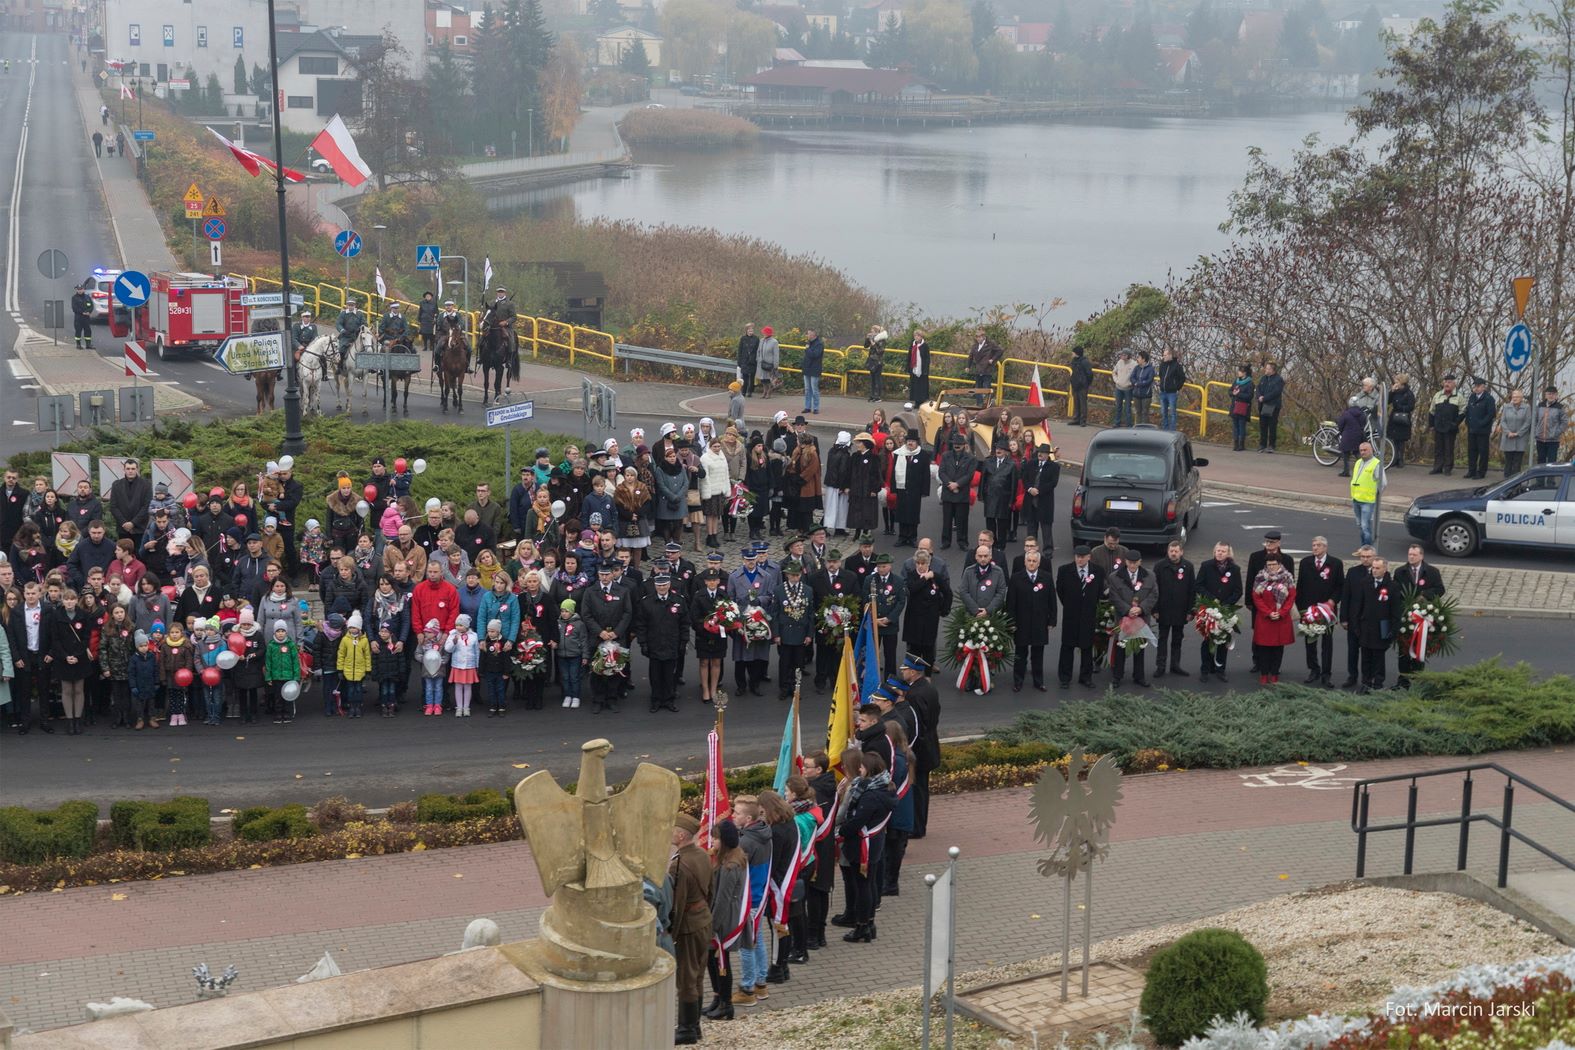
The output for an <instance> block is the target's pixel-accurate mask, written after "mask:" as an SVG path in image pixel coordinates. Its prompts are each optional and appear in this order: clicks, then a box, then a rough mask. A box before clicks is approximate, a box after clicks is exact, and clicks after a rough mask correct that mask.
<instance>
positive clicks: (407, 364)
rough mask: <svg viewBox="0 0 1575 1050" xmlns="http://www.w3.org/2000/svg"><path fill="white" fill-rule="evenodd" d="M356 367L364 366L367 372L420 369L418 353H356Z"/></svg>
mask: <svg viewBox="0 0 1575 1050" xmlns="http://www.w3.org/2000/svg"><path fill="white" fill-rule="evenodd" d="M355 366H356V367H357V368H364V369H366V370H367V371H368V372H382V371H385V370H386V371H389V372H419V371H421V355H420V354H384V353H371V354H357V355H356V359H355Z"/></svg>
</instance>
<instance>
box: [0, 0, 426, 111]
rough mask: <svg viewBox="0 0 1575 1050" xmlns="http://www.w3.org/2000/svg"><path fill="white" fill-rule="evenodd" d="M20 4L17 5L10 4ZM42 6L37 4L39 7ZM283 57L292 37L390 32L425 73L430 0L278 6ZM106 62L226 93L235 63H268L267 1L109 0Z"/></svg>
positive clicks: (307, 1) (313, 0) (307, 0)
mask: <svg viewBox="0 0 1575 1050" xmlns="http://www.w3.org/2000/svg"><path fill="white" fill-rule="evenodd" d="M11 2H13V3H15V2H17V0H11ZM36 2H39V0H35V3H36ZM277 3H278V11H277V24H278V29H279V42H280V45H281V51H282V48H283V45H284V43H285V40H286V38H287V37H289V36H291V35H293V34H295V33H302V32H310V31H313V30H324V31H328V30H337V31H339V32H340V34H341V36H340V39H341V40H343V39H344V37H345V35H347V34H349V35H355V36H378V35H381V34H382V32H383V31H384V30H385V29H386V30H388V31H389V32H391V33H393V34H394V35H395V36H396V37H398V38H399V40H400V41H401V42H402V43H403V44H404V46H405V48H406V49H407V50H408V51H409V52H410V58H409V63H410V70H411V72H412V73H415V74H417V75H419V74H420V72H421V71H422V70H423V69H425V68H426V51H427V48H426V39H427V34H426V0H277ZM103 11H104V49H105V54H104V57H105V58H106V59H118V60H121V61H125V62H129V63H131V64H132V65H131V66H130V67H129V68H128V71H127V75H130V76H141V77H151V78H152V79H153V80H154V81H155V82H157V83H159V84H165V83H167V82H168V81H169V80H170V77H171V74H172V72H174V71H177V70H179V71H183V75H184V76H185V77H187V78H189V79H190V80H191V81H192V82H193V83H195V84H202V83H206V82H207V79H208V75H209V74H210V73H211V74H214V75H215V76H217V77H218V78H219V82H220V83H221V84H223V85H224V87H225V89H226V90H228V89H229V88H230V87H232V86H233V83H234V70H235V60H236V59H237V58H240V59H241V61H242V63H243V64H244V65H245V66H246V68H247V70H248V71H250V70H251V69H252V68H253V67H255V66H260V67H263V68H267V65H268V4H267V2H266V0H224V2H223V3H218V2H213V0H209V2H205V3H204V2H194V0H104V2H103Z"/></svg>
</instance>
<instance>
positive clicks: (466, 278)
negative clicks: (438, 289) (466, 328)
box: [443, 255, 470, 314]
mask: <svg viewBox="0 0 1575 1050" xmlns="http://www.w3.org/2000/svg"><path fill="white" fill-rule="evenodd" d="M449 259H458V260H459V262H460V272H459V276H460V278H461V280H462V281H463V283H464V286H465V312H466V313H467V314H468V313H470V260H469V259H467V258H465V257H464V256H463V255H445V256H443V261H444V262H447V261H448V260H449ZM448 283H449V284H453V283H454V282H453V281H449V282H448Z"/></svg>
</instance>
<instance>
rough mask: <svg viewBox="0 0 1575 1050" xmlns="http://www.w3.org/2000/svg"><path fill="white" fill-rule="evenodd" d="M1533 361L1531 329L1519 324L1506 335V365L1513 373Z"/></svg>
mask: <svg viewBox="0 0 1575 1050" xmlns="http://www.w3.org/2000/svg"><path fill="white" fill-rule="evenodd" d="M1530 362H1531V329H1529V328H1527V327H1526V326H1525V325H1523V324H1517V325H1516V326H1515V327H1513V328H1511V329H1510V330H1509V335H1507V336H1505V337H1504V366H1505V367H1506V368H1508V369H1509V371H1510V374H1511V375H1513V374H1514V373H1516V372H1519V371H1520V370H1521V369H1522V368H1525V367H1526V365H1528V364H1529V363H1530Z"/></svg>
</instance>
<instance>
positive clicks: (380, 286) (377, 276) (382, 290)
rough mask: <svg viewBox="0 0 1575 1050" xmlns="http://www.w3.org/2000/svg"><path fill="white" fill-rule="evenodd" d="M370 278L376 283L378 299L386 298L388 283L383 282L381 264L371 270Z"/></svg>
mask: <svg viewBox="0 0 1575 1050" xmlns="http://www.w3.org/2000/svg"><path fill="white" fill-rule="evenodd" d="M372 280H374V281H375V282H376V283H377V297H378V298H379V299H387V298H388V285H386V284H384V283H383V268H382V267H381V266H379V267H376V268H374V269H373V270H372Z"/></svg>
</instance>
